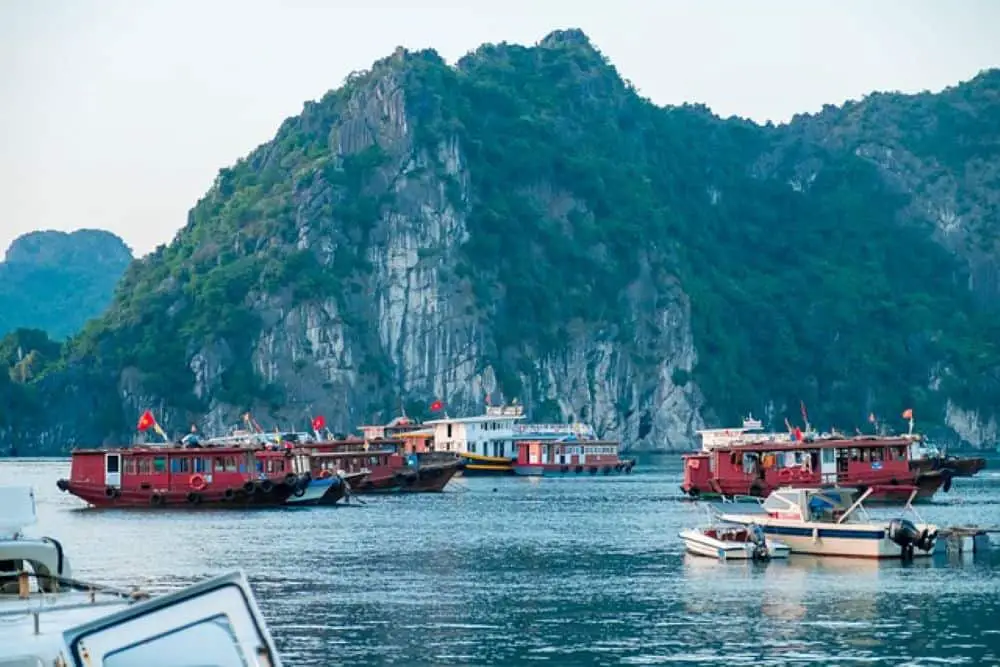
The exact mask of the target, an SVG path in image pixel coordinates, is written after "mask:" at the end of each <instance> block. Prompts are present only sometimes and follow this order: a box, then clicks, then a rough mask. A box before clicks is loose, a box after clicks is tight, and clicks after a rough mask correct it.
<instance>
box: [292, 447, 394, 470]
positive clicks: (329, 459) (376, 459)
mask: <svg viewBox="0 0 1000 667" xmlns="http://www.w3.org/2000/svg"><path fill="white" fill-rule="evenodd" d="M400 448H401V444H400V443H396V442H394V441H375V442H367V441H365V440H361V439H360V438H354V439H350V440H339V441H337V442H324V443H316V444H313V445H310V446H309V447H308V448H307V449H306V450H305V451H306V452H307V454H308V456H309V459H310V468H311V469H312V471H313V472H314V473H315V472H323V471H328V472H329V473H330V474H333V475H336V474H337V473H344V474H350V473H357V472H366V471H372V470H374V469H375V468H379V467H395V468H398V467H403V466H406V465H407V457H404V456H403V455H402V454H400V451H401V449H400Z"/></svg>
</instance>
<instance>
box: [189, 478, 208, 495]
mask: <svg viewBox="0 0 1000 667" xmlns="http://www.w3.org/2000/svg"><path fill="white" fill-rule="evenodd" d="M188 485H189V486H190V487H191V488H192V489H194V490H195V491H204V490H205V486H206V484H205V478H204V477H202V476H201V475H191V477H190V478H189V479H188Z"/></svg>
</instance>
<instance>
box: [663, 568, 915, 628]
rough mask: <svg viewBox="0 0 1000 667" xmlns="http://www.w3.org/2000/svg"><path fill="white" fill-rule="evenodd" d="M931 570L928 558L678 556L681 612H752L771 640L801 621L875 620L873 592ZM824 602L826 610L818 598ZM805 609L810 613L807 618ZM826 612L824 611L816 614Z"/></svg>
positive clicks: (878, 615) (861, 621)
mask: <svg viewBox="0 0 1000 667" xmlns="http://www.w3.org/2000/svg"><path fill="white" fill-rule="evenodd" d="M912 568H919V569H922V570H926V569H932V568H934V561H933V559H926V560H921V561H913V562H911V563H903V562H900V561H885V560H882V561H880V560H875V559H860V558H836V557H829V556H826V557H824V556H809V555H799V554H793V555H792V556H791V557H789V558H788V559H787V560H784V559H783V560H779V561H771V562H769V563H767V564H761V563H754V562H750V561H747V562H745V563H731V562H730V563H724V562H720V561H717V560H713V559H708V558H700V557H698V556H694V555H691V554H684V560H683V573H684V586H683V592H682V595H683V598H684V606H685V609H686V610H687V611H688V612H690V613H695V614H713V615H720V614H731V615H733V616H734V617H737V618H739V617H743V616H747V615H748V614H753V612H754V611H755V610H758V609H759V612H760V613H761V614H762V615H763V616H765V617H767V618H770V619H772V620H775V621H784V622H787V623H776V624H775V625H774V626H772V628H771V631H770V632H771V634H772V636H784V637H785V638H786V639H787V638H791V637H795V636H798V634H799V633H798V630H797V626H798V624H800V623H801V622H803V621H810V622H811V623H813V624H815V623H819V624H828V623H834V622H835V623H836V624H837V625H845V624H846V625H853V624H856V623H862V624H868V623H871V622H872V621H876V620H877V619H878V618H879V617H880V614H879V612H878V608H877V603H878V597H879V595H878V593H879V591H880V590H881V589H882V588H883V587H886V586H888V587H890V588H891V587H893V585H894V583H895V582H896V581H898V580H899V579H900V578H901V577H903V576H905V572H906V571H908V570H910V569H912ZM826 598H829V607H828V608H827V607H825V606H824V605H825V602H824V599H826ZM807 608H810V609H812V612H811V613H810V614H808V618H807V613H806V610H807ZM822 609H827V610H826V611H820V612H819V613H817V610H822Z"/></svg>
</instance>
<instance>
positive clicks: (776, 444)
mask: <svg viewBox="0 0 1000 667" xmlns="http://www.w3.org/2000/svg"><path fill="white" fill-rule="evenodd" d="M910 442H911V440H910V439H909V438H907V437H905V436H897V437H877V436H858V437H854V438H816V439H813V440H792V441H778V440H772V441H761V442H747V443H745V444H744V443H732V444H724V445H718V446H716V447H714V448H713V449H712V450H711V451H708V452H706V451H699V452H691V453H689V454H686V455H685V456H699V455H700V456H709V455H710V454H711V453H712V452H730V451H743V452H747V451H749V452H761V451H766V452H794V451H802V450H803V449H824V448H828V447H856V448H865V447H900V446H903V445H909V444H910Z"/></svg>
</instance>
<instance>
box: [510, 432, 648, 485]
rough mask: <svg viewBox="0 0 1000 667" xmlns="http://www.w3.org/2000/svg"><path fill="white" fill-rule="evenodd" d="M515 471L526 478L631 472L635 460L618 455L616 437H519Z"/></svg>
mask: <svg viewBox="0 0 1000 667" xmlns="http://www.w3.org/2000/svg"><path fill="white" fill-rule="evenodd" d="M516 445H517V460H516V461H515V462H514V473H515V474H517V475H524V476H527V477H566V476H572V475H596V474H598V473H600V474H602V475H612V474H614V475H620V474H623V473H624V474H629V473H631V472H632V468H633V467H634V466H635V459H623V458H620V457H619V456H618V441H616V440H596V439H595V440H578V439H576V438H566V437H556V438H552V439H549V440H540V439H537V438H535V439H531V440H518V441H516Z"/></svg>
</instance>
